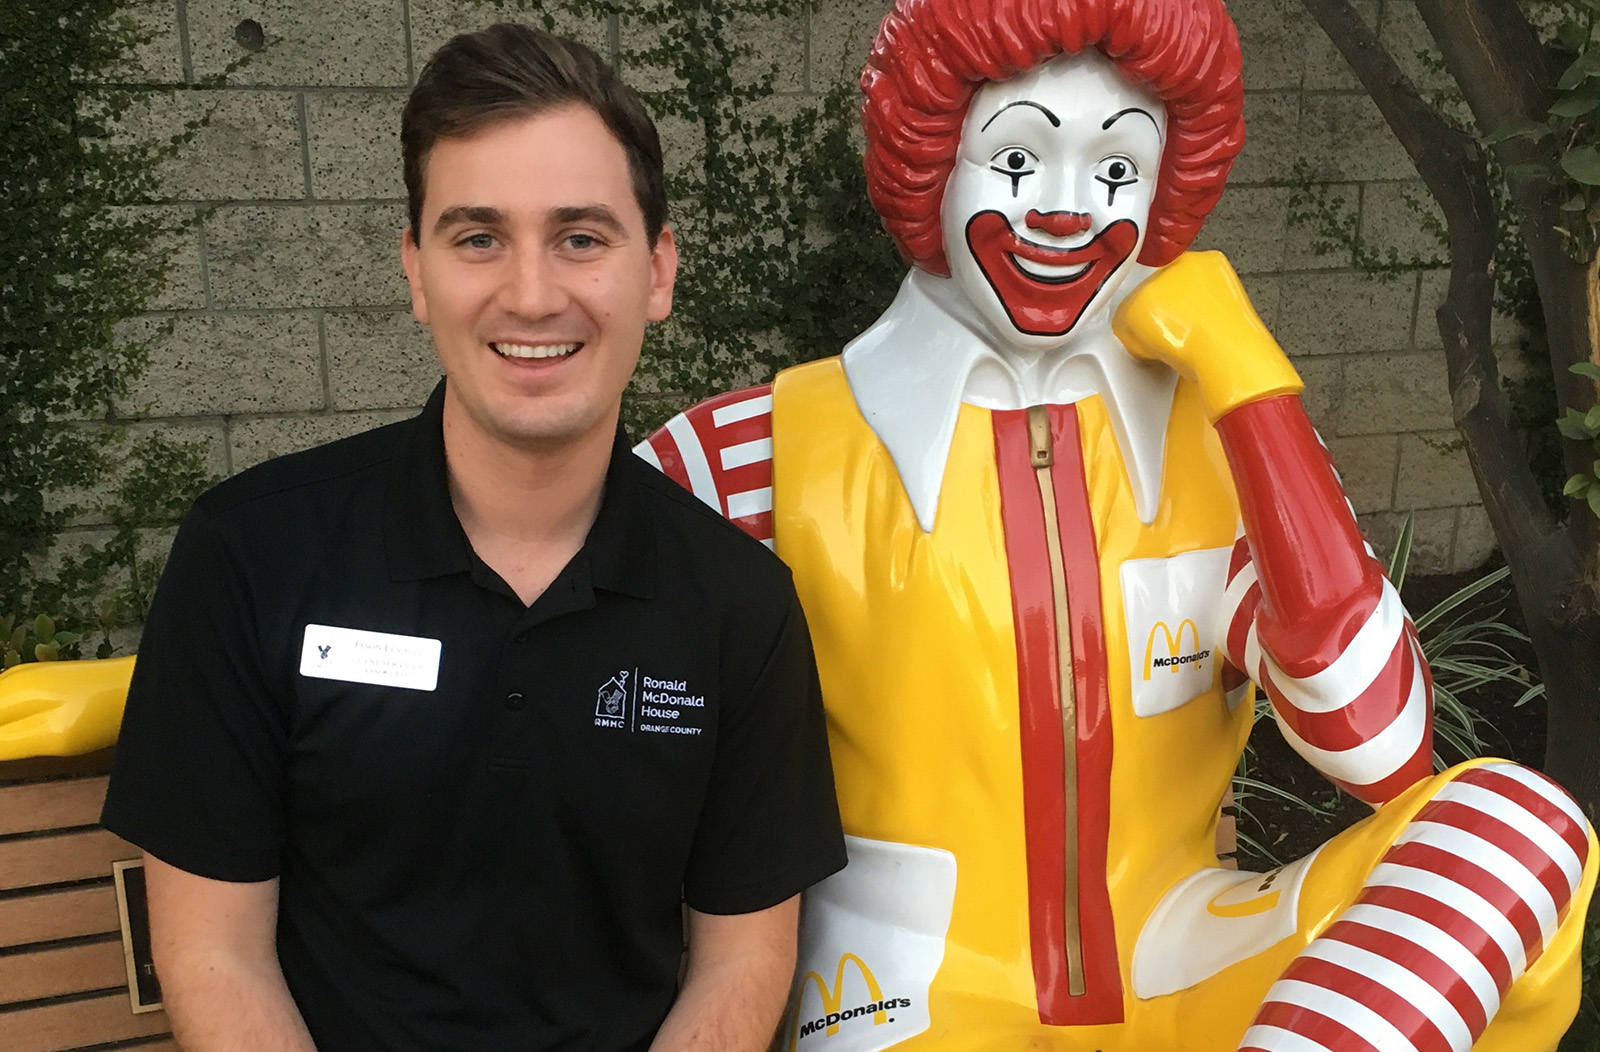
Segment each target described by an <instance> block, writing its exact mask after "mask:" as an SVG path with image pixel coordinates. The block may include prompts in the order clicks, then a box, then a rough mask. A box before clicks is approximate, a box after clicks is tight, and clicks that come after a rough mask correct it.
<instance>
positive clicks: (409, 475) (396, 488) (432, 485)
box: [383, 379, 472, 581]
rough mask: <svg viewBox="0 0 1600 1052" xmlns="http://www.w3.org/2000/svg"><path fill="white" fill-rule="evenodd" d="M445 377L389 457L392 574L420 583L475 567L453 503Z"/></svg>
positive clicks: (387, 547) (386, 528)
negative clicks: (446, 454)
mask: <svg viewBox="0 0 1600 1052" xmlns="http://www.w3.org/2000/svg"><path fill="white" fill-rule="evenodd" d="M444 383H445V382H444V380H442V379H441V380H440V381H439V383H438V385H437V386H435V387H434V389H433V393H432V394H431V395H429V396H428V402H427V404H426V405H424V406H423V407H422V413H421V414H420V415H419V416H417V417H415V418H414V419H413V420H412V421H411V426H410V427H409V428H408V429H407V431H406V437H405V439H404V440H403V441H402V443H401V444H400V446H399V448H397V449H396V450H395V451H394V457H393V458H392V459H391V460H390V461H389V485H388V492H387V494H386V496H385V507H384V516H383V544H384V553H385V555H386V556H387V559H388V564H389V577H390V579H391V580H395V581H420V580H423V579H424V578H428V577H443V576H444V575H446V574H453V573H466V572H468V571H469V570H471V569H472V546H471V544H470V543H468V541H467V534H466V531H465V530H463V529H462V528H461V520H460V519H458V518H456V510H455V508H454V506H452V505H451V503H450V480H449V476H448V474H447V472H446V469H445V460H444Z"/></svg>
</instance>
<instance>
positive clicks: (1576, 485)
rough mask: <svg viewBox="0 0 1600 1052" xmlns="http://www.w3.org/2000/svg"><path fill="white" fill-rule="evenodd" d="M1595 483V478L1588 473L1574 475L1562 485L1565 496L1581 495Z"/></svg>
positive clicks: (1562, 493) (1562, 492)
mask: <svg viewBox="0 0 1600 1052" xmlns="http://www.w3.org/2000/svg"><path fill="white" fill-rule="evenodd" d="M1592 485H1594V480H1593V479H1591V478H1590V477H1589V476H1588V475H1574V476H1572V477H1571V478H1569V479H1567V484H1566V485H1565V486H1562V487H1561V495H1562V496H1563V497H1581V496H1583V495H1584V494H1585V493H1586V492H1588V490H1589V487H1590V486H1592Z"/></svg>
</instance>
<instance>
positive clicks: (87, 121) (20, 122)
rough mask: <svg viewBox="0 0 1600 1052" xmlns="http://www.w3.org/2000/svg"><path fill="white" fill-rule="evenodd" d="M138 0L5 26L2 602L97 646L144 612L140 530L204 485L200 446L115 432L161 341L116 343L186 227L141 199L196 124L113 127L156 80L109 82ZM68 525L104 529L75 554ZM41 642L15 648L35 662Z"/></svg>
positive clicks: (40, 14) (0, 156) (74, 5)
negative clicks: (158, 129)
mask: <svg viewBox="0 0 1600 1052" xmlns="http://www.w3.org/2000/svg"><path fill="white" fill-rule="evenodd" d="M146 2H148V0H69V2H65V3H62V2H58V0H50V2H46V0H9V2H8V3H7V5H6V13H5V18H4V20H3V22H0V27H3V28H0V33H3V34H4V36H3V38H0V202H3V204H0V208H3V221H0V259H4V260H5V261H6V262H5V266H4V270H3V272H0V434H4V436H5V449H4V452H3V455H0V613H4V614H6V615H8V616H9V617H10V618H11V619H12V620H13V621H14V622H17V623H33V624H42V623H45V621H49V622H50V623H52V624H53V623H54V622H57V621H59V622H60V623H61V624H62V625H63V626H65V627H64V633H65V634H68V635H72V634H81V633H82V632H84V631H87V630H88V629H90V628H91V627H92V628H98V629H100V630H101V634H102V639H101V643H102V647H101V649H102V650H104V649H105V648H106V647H108V646H109V636H108V634H107V632H108V630H109V628H110V627H113V626H114V625H116V624H120V623H125V622H126V621H128V620H133V619H136V615H137V614H139V613H141V612H142V611H141V610H140V604H139V602H137V601H135V599H136V597H135V596H133V595H132V594H130V593H129V592H128V587H129V579H130V578H131V579H132V580H133V581H135V582H139V581H141V580H142V579H143V578H145V577H148V575H149V567H148V566H145V567H139V566H136V565H135V559H134V557H133V556H132V554H131V553H132V552H133V551H134V550H135V549H136V548H137V544H138V537H139V535H140V533H141V532H142V531H143V530H146V529H148V528H150V527H152V526H158V525H166V524H169V523H170V522H172V521H173V520H174V519H175V517H176V516H178V515H181V513H182V511H183V510H184V509H185V508H187V506H188V504H189V503H190V502H191V501H192V500H193V497H194V496H195V495H196V494H197V492H198V490H199V489H200V488H201V487H202V486H203V485H205V484H206V483H207V482H208V481H209V478H208V476H207V474H206V472H205V471H204V470H202V469H201V467H200V458H199V455H198V453H197V451H195V450H193V449H189V448H187V447H185V446H184V445H182V444H180V443H174V442H171V441H170V440H166V439H164V438H160V437H152V438H148V439H146V440H144V441H142V442H130V441H128V440H127V436H126V434H125V432H124V431H123V430H122V429H120V428H119V427H117V426H114V424H115V421H116V419H117V415H118V412H119V408H118V407H119V405H121V404H122V403H123V402H124V401H125V400H126V398H127V397H128V395H129V392H130V390H131V387H132V384H133V382H134V381H135V379H136V378H137V377H138V376H139V375H140V373H141V372H142V370H143V369H144V367H145V363H146V359H147V356H148V354H149V350H150V347H151V345H152V343H153V342H154V340H155V339H159V337H160V336H161V335H162V333H161V332H160V330H159V328H158V329H157V331H156V332H155V334H154V335H153V336H150V337H148V338H145V339H129V338H127V337H126V335H125V332H126V330H125V328H124V327H123V326H122V325H121V323H122V322H124V321H125V320H127V319H130V318H133V317H135V316H138V315H140V314H142V313H144V312H145V311H147V310H148V309H149V307H150V305H151V303H152V302H153V301H154V299H155V297H156V296H157V295H158V294H159V293H160V291H161V289H162V288H163V286H164V284H165V281H166V274H167V271H168V269H169V264H170V252H169V251H164V250H163V249H162V248H161V247H160V246H162V245H165V244H171V243H173V239H174V236H175V235H176V234H178V233H180V232H181V231H182V230H184V229H186V228H187V226H188V225H190V224H192V223H193V222H195V221H196V220H195V219H194V218H193V217H192V216H191V217H190V218H188V219H184V218H182V217H175V216H174V215H173V214H172V213H170V212H166V211H162V210H156V209H150V208H141V207H138V206H141V205H148V204H150V203H152V202H155V201H157V200H158V198H159V189H160V188H159V179H158V168H159V166H160V165H161V163H162V162H163V161H164V160H165V159H167V158H169V157H171V156H172V155H173V154H174V153H175V152H176V151H177V150H179V149H180V148H181V147H182V146H183V145H184V144H185V143H187V142H188V141H190V139H191V138H192V137H193V135H194V134H195V132H196V131H197V130H198V129H199V127H200V126H201V125H202V124H203V123H204V121H203V119H202V120H195V121H191V122H190V123H189V124H188V125H187V126H186V127H185V129H184V130H183V131H181V132H180V133H178V134H177V135H175V136H172V137H170V138H166V139H162V140H159V141H144V140H140V139H137V138H130V137H129V136H128V134H127V133H126V131H125V129H124V128H123V126H122V123H121V122H122V121H123V120H124V118H125V117H127V116H128V114H129V113H130V111H131V109H132V107H133V106H135V104H136V103H137V102H138V100H139V99H140V98H141V96H142V95H143V94H146V93H147V92H148V91H150V90H154V89H155V86H152V87H151V88H148V89H134V88H130V87H126V86H114V85H113V84H112V81H113V79H114V78H115V76H116V74H117V71H118V70H120V69H123V68H125V65H126V60H127V58H128V56H129V55H130V54H131V53H132V52H133V50H134V49H135V48H137V47H138V46H139V45H140V44H142V43H144V42H146V41H147V40H148V39H149V36H150V33H149V31H148V30H145V29H142V28H140V26H139V24H138V23H137V22H136V21H135V19H134V18H133V17H132V12H133V10H134V9H135V8H137V7H138V6H140V4H141V3H146ZM174 87H176V86H173V85H166V86H165V88H166V89H167V90H171V89H173V88H174ZM118 479H121V480H123V481H122V482H121V483H120V484H119V483H118V482H117V481H116V480H118ZM96 494H100V496H96ZM130 498H132V502H131V503H130V502H129V499H130ZM157 508H159V509H161V515H160V516H159V517H155V516H153V511H154V510H155V509H157ZM79 524H83V525H88V524H109V527H110V531H111V538H110V539H109V540H108V541H102V542H100V543H95V544H84V545H81V546H79V550H78V551H76V552H73V551H72V548H73V546H72V544H71V543H70V542H69V541H66V540H65V539H64V535H65V533H66V531H68V530H69V529H70V528H71V527H73V526H75V525H79ZM108 604H109V605H108ZM40 611H49V613H50V614H52V615H54V616H53V618H47V619H43V620H41V617H42V615H41V616H40V617H36V616H33V615H35V614H39V612H40ZM56 639H57V640H59V639H60V634H57V635H56ZM40 643H43V644H44V645H45V646H46V652H48V648H49V641H47V640H44V639H42V638H41V639H39V640H36V641H35V643H34V645H33V646H31V647H30V646H24V647H22V648H21V650H17V649H16V648H12V649H13V650H14V651H15V652H16V653H18V654H19V657H20V658H21V659H22V660H31V659H32V658H33V657H35V656H37V655H38V653H39V651H38V645H39V644H40Z"/></svg>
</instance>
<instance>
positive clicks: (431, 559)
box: [383, 379, 656, 599]
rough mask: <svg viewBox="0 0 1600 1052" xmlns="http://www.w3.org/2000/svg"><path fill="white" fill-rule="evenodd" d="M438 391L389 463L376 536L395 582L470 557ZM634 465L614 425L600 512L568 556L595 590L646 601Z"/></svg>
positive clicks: (467, 565) (644, 512) (442, 570)
mask: <svg viewBox="0 0 1600 1052" xmlns="http://www.w3.org/2000/svg"><path fill="white" fill-rule="evenodd" d="M444 389H445V381H444V380H442V379H441V380H440V381H439V383H438V385H437V386H436V387H435V388H434V389H433V393H432V394H431V395H429V396H428V401H427V404H426V405H424V406H423V409H422V412H421V414H420V415H418V416H417V417H416V418H415V419H413V420H412V422H411V425H412V426H411V427H410V429H409V431H408V433H407V435H406V437H405V439H404V441H403V443H402V444H401V446H400V447H399V448H398V449H397V450H396V451H395V455H394V457H393V459H392V460H391V461H390V471H389V482H388V491H387V494H386V497H385V502H386V506H385V513H384V526H383V530H384V537H383V540H384V549H385V555H386V556H387V560H388V567H389V576H390V578H391V579H393V580H396V581H416V580H422V579H424V578H429V577H442V576H445V575H447V574H455V573H469V572H471V570H472V568H473V564H474V562H475V561H476V559H475V556H474V554H473V551H472V545H471V542H470V541H468V539H467V534H466V531H465V530H463V529H462V528H461V520H460V519H458V518H457V517H456V512H455V507H454V506H453V505H452V504H451V502H450V482H449V475H448V472H447V469H446V465H445V454H444ZM641 470H647V468H646V465H645V464H644V462H643V461H640V460H639V459H638V458H637V457H635V456H634V455H633V453H632V448H631V445H630V443H629V441H628V436H627V433H626V432H625V431H624V430H623V427H622V425H621V424H620V423H619V424H618V425H617V434H616V438H615V439H614V440H613V441H612V445H611V460H610V463H609V464H608V465H607V467H606V481H605V491H604V494H603V496H602V497H601V500H600V511H599V513H598V514H597V515H596V516H595V520H594V525H593V526H591V527H590V528H589V535H588V537H586V538H585V539H584V543H583V547H582V548H581V549H579V552H578V555H577V557H576V560H575V561H579V562H585V563H586V564H587V566H586V569H587V571H588V574H587V576H588V578H589V580H590V582H592V584H593V585H594V587H597V588H604V589H606V590H607V591H611V592H618V593H621V594H623V595H631V596H634V597H637V598H640V599H649V598H651V597H652V596H653V595H654V594H655V565H656V559H655V552H656V548H655V534H654V531H653V529H652V525H651V520H650V513H649V508H648V506H647V504H646V501H645V495H644V493H643V486H644V483H643V481H642V480H641V478H640V475H639V472H640V471H641ZM574 569H578V570H582V569H585V567H574Z"/></svg>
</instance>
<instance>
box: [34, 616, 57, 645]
mask: <svg viewBox="0 0 1600 1052" xmlns="http://www.w3.org/2000/svg"><path fill="white" fill-rule="evenodd" d="M33 634H34V636H35V637H37V638H38V640H39V642H41V643H48V642H50V641H51V640H52V639H54V638H55V636H56V623H55V622H54V621H52V620H51V619H50V615H49V614H40V615H39V616H38V617H36V618H34V619H33Z"/></svg>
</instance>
